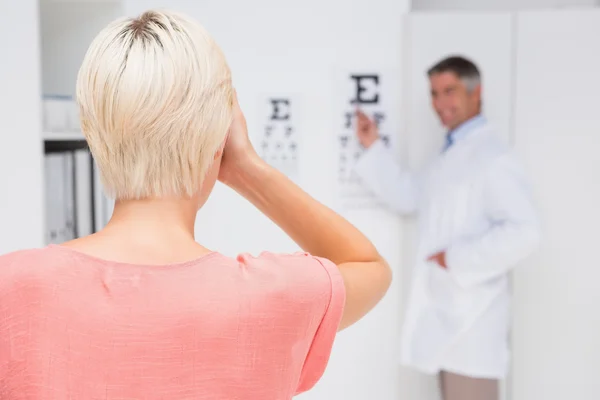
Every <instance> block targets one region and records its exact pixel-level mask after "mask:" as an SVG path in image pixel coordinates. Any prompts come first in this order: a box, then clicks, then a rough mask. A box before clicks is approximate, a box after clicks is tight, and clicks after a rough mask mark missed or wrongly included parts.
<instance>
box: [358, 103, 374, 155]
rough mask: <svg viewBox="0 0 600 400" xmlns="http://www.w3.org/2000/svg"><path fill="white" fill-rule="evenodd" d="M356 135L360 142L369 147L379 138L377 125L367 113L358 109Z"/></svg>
mask: <svg viewBox="0 0 600 400" xmlns="http://www.w3.org/2000/svg"><path fill="white" fill-rule="evenodd" d="M356 136H357V137H358V141H359V142H360V144H361V145H362V146H363V147H364V148H366V149H368V148H369V147H371V146H372V145H373V143H375V141H376V140H377V139H378V138H379V132H378V131H377V125H376V124H375V122H373V121H372V120H371V119H369V117H367V115H366V114H365V113H364V112H362V111H360V110H357V111H356Z"/></svg>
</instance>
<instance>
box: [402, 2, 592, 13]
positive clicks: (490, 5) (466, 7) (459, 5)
mask: <svg viewBox="0 0 600 400" xmlns="http://www.w3.org/2000/svg"><path fill="white" fill-rule="evenodd" d="M598 3H599V2H598V1H597V0H412V10H418V11H423V10H431V11H442V10H461V11H516V10H528V9H544V8H566V7H594V6H597V5H598Z"/></svg>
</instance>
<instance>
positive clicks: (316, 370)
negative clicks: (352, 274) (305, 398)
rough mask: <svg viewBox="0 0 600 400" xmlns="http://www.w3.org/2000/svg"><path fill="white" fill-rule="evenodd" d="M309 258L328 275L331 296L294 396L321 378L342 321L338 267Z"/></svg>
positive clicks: (342, 288)
mask: <svg viewBox="0 0 600 400" xmlns="http://www.w3.org/2000/svg"><path fill="white" fill-rule="evenodd" d="M311 258H313V259H314V260H316V261H317V262H319V263H320V264H321V265H322V267H323V268H324V269H325V271H326V272H327V274H328V275H329V278H330V281H331V295H330V299H329V304H328V306H327V309H326V311H325V314H324V316H323V319H322V320H321V323H320V325H319V328H318V329H317V331H316V333H315V336H314V338H313V340H312V344H311V347H310V350H309V352H308V355H307V357H306V360H305V362H304V366H303V368H302V373H301V376H300V382H299V385H298V388H297V390H296V394H299V393H302V392H306V391H307V390H310V389H311V388H312V387H313V386H314V385H315V384H316V383H317V382H318V381H319V379H321V377H322V376H323V373H324V372H325V367H326V366H327V363H328V362H329V356H330V354H331V350H332V347H333V342H334V339H335V336H336V334H337V330H338V327H339V324H340V321H341V319H342V313H343V311H344V304H345V301H346V291H345V286H344V281H343V278H342V275H341V273H340V271H339V269H338V267H337V266H336V265H335V264H334V263H333V262H331V261H329V260H327V259H324V258H320V257H311Z"/></svg>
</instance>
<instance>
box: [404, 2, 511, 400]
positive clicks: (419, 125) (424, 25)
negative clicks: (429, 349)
mask: <svg viewBox="0 0 600 400" xmlns="http://www.w3.org/2000/svg"><path fill="white" fill-rule="evenodd" d="M406 29H407V31H406V46H405V58H404V59H405V63H406V67H405V85H404V88H405V101H404V103H405V108H404V110H403V111H404V114H405V116H406V131H405V132H403V137H404V144H405V148H406V156H407V157H406V158H405V160H404V161H405V163H404V164H405V165H408V166H409V167H410V168H411V169H412V170H419V169H420V168H422V167H423V166H424V165H425V164H426V163H427V162H429V161H431V160H432V158H433V157H436V156H437V154H438V153H439V151H440V149H441V147H442V145H443V141H444V136H445V130H444V128H443V127H442V126H441V125H440V123H439V121H438V118H437V116H436V115H435V113H434V111H433V109H432V107H431V96H430V88H429V80H428V78H427V74H426V71H427V70H428V69H429V68H430V67H431V66H432V65H433V64H435V63H436V62H437V61H439V60H441V59H442V58H444V57H447V56H449V55H462V56H465V57H467V58H469V59H471V60H472V61H473V62H475V64H477V66H478V67H479V69H480V71H481V73H482V87H483V109H484V113H485V115H486V117H487V118H488V119H489V121H490V123H492V124H493V125H495V126H496V128H497V129H498V134H499V136H500V137H502V138H503V139H505V140H507V141H508V140H509V136H510V135H509V134H510V131H511V123H512V80H513V65H512V52H513V50H512V44H513V35H512V33H513V32H512V17H511V15H510V14H509V13H473V12H468V13H458V12H454V13H452V14H448V13H433V12H428V13H411V15H410V16H409V17H408V18H407V24H406ZM474 32H477V34H476V35H475V34H474ZM415 236H416V235H415V232H414V230H411V234H408V232H407V235H406V238H405V240H406V242H405V246H404V248H405V249H406V250H405V254H404V258H403V265H404V271H405V273H404V275H403V276H402V281H403V283H404V284H405V285H408V284H410V280H411V279H410V275H411V274H410V272H411V266H412V263H413V251H412V249H414V248H415V247H416V243H415V241H414V239H415ZM403 293H408V292H407V290H406V289H405V290H404V291H403ZM402 386H403V391H404V392H403V393H404V394H405V396H404V398H407V399H419V400H430V399H431V400H435V399H438V398H439V394H438V390H437V379H436V378H426V377H425V376H423V375H421V374H417V373H414V372H412V371H409V370H406V371H404V373H403V375H402Z"/></svg>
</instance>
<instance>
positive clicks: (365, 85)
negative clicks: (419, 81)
mask: <svg viewBox="0 0 600 400" xmlns="http://www.w3.org/2000/svg"><path fill="white" fill-rule="evenodd" d="M395 73H397V72H395V71H394V70H391V71H390V72H387V71H381V70H374V71H367V72H365V73H361V72H356V71H344V72H340V73H339V74H337V75H336V76H337V78H338V80H337V82H336V83H337V86H336V92H335V95H336V106H337V109H338V110H339V113H338V115H337V116H336V120H337V121H338V122H337V123H336V125H337V126H338V129H339V131H338V145H337V146H338V147H337V148H338V174H337V176H338V187H339V189H338V197H339V201H340V203H341V204H340V205H341V207H342V208H344V209H357V208H358V209H365V208H375V207H381V206H382V203H381V201H380V200H379V199H377V198H376V197H375V196H374V195H373V193H372V192H371V191H370V190H369V189H368V187H367V186H366V185H365V184H363V182H361V181H360V179H359V178H358V176H356V174H355V173H354V170H353V167H354V164H355V163H356V162H357V161H358V160H359V158H360V157H361V155H362V154H363V152H364V151H365V149H364V148H363V147H362V146H361V145H360V143H359V142H358V139H357V137H356V111H357V109H360V110H362V111H363V112H364V113H365V114H367V115H368V116H369V118H371V119H372V120H373V121H374V122H375V124H376V125H377V127H378V129H379V135H380V137H381V140H382V141H383V142H384V143H385V145H386V146H387V147H389V148H390V149H392V147H393V145H394V143H393V141H392V138H393V137H394V136H393V135H394V134H395V133H396V131H397V124H396V120H397V117H396V113H397V112H398V111H397V110H398V109H397V94H396V90H397V85H396V82H397V80H396V77H395V75H394V74H395Z"/></svg>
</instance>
